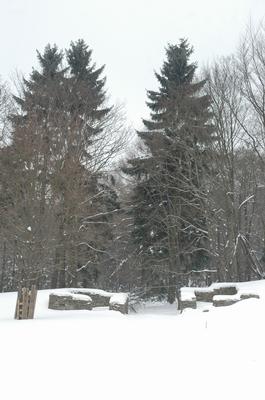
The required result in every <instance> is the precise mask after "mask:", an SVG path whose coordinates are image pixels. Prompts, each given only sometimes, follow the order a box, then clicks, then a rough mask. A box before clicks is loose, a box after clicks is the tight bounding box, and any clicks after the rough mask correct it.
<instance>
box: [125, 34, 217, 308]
mask: <svg viewBox="0 0 265 400" xmlns="http://www.w3.org/2000/svg"><path fill="white" fill-rule="evenodd" d="M192 51H193V50H192V48H191V47H190V45H189V44H188V42H187V40H180V42H179V44H178V45H168V47H167V48H166V61H165V62H164V63H163V66H162V69H161V72H160V73H156V74H155V76H156V78H157V80H158V82H159V85H160V86H159V89H158V90H157V91H151V90H150V91H148V92H147V96H148V102H147V105H148V107H149V108H150V110H151V113H150V119H149V120H143V123H144V126H145V128H146V130H145V131H142V132H138V135H139V137H140V138H141V139H142V141H143V142H144V145H145V149H146V152H147V155H146V156H142V157H139V158H135V159H132V160H129V162H128V164H129V165H128V167H127V168H126V169H125V172H127V173H128V174H131V175H132V176H134V177H135V178H136V186H135V191H134V202H135V207H134V221H135V222H134V223H135V227H134V232H133V233H134V238H135V241H136V243H138V246H139V253H140V254H141V255H142V259H143V269H142V282H143V284H145V285H149V286H151V287H154V288H155V292H156V293H163V288H167V289H164V291H167V293H168V300H169V301H170V302H173V301H174V300H175V286H176V281H177V273H178V272H187V271H188V270H190V269H193V268H199V267H203V266H204V265H205V263H206V260H207V256H206V251H204V248H205V235H206V233H205V226H204V211H203V197H204V193H203V192H202V185H203V179H204V176H203V171H204V164H205V161H206V155H207V149H208V146H209V144H210V143H211V142H212V140H213V127H212V126H211V125H210V124H209V123H208V121H209V118H210V114H209V110H208V107H209V104H210V100H209V97H208V96H205V95H201V94H200V93H201V89H202V88H203V86H204V84H205V81H200V82H195V71H196V64H195V63H192V62H190V56H191V54H192Z"/></svg>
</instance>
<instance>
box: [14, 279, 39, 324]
mask: <svg viewBox="0 0 265 400" xmlns="http://www.w3.org/2000/svg"><path fill="white" fill-rule="evenodd" d="M36 299H37V289H36V286H32V287H31V289H28V288H19V290H18V295H17V303H16V311H15V319H33V318H34V310H35V305H36Z"/></svg>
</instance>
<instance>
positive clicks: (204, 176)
mask: <svg viewBox="0 0 265 400" xmlns="http://www.w3.org/2000/svg"><path fill="white" fill-rule="evenodd" d="M193 57H194V55H193V48H192V45H191V44H190V43H189V42H188V40H186V39H181V40H179V41H178V42H177V43H176V44H168V45H167V46H166V48H165V57H164V62H163V64H162V66H161V69H160V70H159V72H156V73H155V76H156V79H157V83H158V88H157V89H154V88H153V89H151V90H148V91H147V105H148V107H149V110H150V116H149V119H145V120H143V129H142V130H141V131H139V132H137V137H138V140H137V144H136V145H134V146H133V148H129V145H128V143H130V139H131V138H132V137H133V136H134V135H135V133H134V132H132V129H131V128H128V125H127V123H126V119H125V117H124V113H123V110H122V109H121V107H119V106H117V105H115V104H110V100H109V97H108V95H107V92H106V80H105V76H104V66H97V64H96V63H95V62H94V60H93V55H92V50H91V49H90V47H89V46H88V44H86V43H85V42H84V40H78V41H76V42H71V44H70V46H69V48H68V49H67V50H65V51H61V50H60V49H58V47H57V46H56V45H53V46H52V45H47V46H46V47H45V49H44V51H43V52H42V53H41V52H39V51H38V52H37V58H38V67H37V68H36V69H35V68H33V69H32V73H31V74H30V76H29V77H24V78H22V79H20V80H18V81H17V82H16V84H17V88H18V89H17V93H16V94H14V93H11V91H10V89H9V87H8V85H7V84H5V83H3V82H2V83H1V87H0V133H1V137H0V139H1V147H0V290H1V291H11V290H17V288H18V287H19V286H21V285H23V286H29V285H30V284H32V283H35V284H37V286H38V288H40V289H41V288H57V287H70V286H71V287H98V288H103V289H109V290H127V291H131V292H135V293H138V294H139V295H147V296H153V295H156V296H157V295H159V296H166V297H167V299H168V301H169V302H173V301H174V300H175V296H176V288H177V287H178V286H179V285H181V283H182V280H183V276H189V274H190V273H191V272H192V271H204V272H205V271H208V272H211V271H212V272H215V273H216V276H217V278H218V280H220V281H241V280H250V279H259V278H262V277H264V276H265V275H264V271H265V243H264V240H265V175H264V173H265V153H264V150H265V148H264V147H265V29H264V26H262V25H260V26H259V27H258V28H257V29H254V28H251V27H248V28H247V29H246V31H245V34H244V35H243V36H242V38H241V41H240V44H239V46H238V48H237V51H236V53H235V54H234V55H231V56H229V57H223V58H219V59H217V60H215V61H214V62H212V63H211V64H210V65H208V66H207V67H205V68H201V69H200V71H199V70H198V66H197V63H196V62H194V61H192V59H193ZM135 84H137V82H136V83H135ZM121 154H123V156H122V159H121ZM190 284H192V282H190Z"/></svg>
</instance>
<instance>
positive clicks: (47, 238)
mask: <svg viewBox="0 0 265 400" xmlns="http://www.w3.org/2000/svg"><path fill="white" fill-rule="evenodd" d="M66 53H67V57H66V58H67V61H68V65H66V66H64V65H63V61H64V55H63V53H62V52H61V51H60V50H58V48H57V46H56V45H54V46H51V45H47V46H46V47H45V50H44V52H43V53H40V52H37V57H38V61H39V68H38V69H37V68H36V69H35V68H34V69H33V71H32V73H31V75H30V77H29V79H23V82H22V93H21V96H17V97H15V100H16V102H17V104H18V106H19V107H18V112H17V113H15V114H14V115H12V116H11V119H12V124H13V135H12V144H10V146H9V147H8V148H7V150H6V155H7V156H6V157H5V160H6V161H5V166H6V168H8V166H9V164H10V163H11V164H12V165H13V173H14V174H15V176H16V180H15V181H13V180H12V179H9V180H8V182H7V183H6V191H7V193H10V196H11V199H12V201H10V206H9V207H8V208H7V210H6V213H5V221H8V226H9V231H10V235H11V237H12V240H13V242H14V246H13V248H14V253H15V254H16V258H17V259H16V260H15V261H14V263H15V267H14V277H15V278H14V279H15V280H16V282H15V281H14V287H15V286H16V283H18V282H24V284H28V283H29V281H32V280H34V281H35V282H37V283H38V284H39V286H40V287H41V286H43V285H44V284H46V285H49V286H53V287H58V286H61V287H64V286H68V285H73V286H75V285H77V284H82V282H83V283H84V282H85V283H86V284H88V285H91V286H93V285H94V284H96V282H97V280H98V277H99V275H100V272H99V270H100V267H99V264H100V263H101V260H102V258H103V257H105V255H106V252H105V249H106V248H107V247H108V246H109V243H108V241H109V240H111V238H112V233H111V229H110V226H111V225H110V224H109V218H111V217H109V215H111V212H110V213H109V210H110V211H111V210H112V209H113V208H116V207H117V206H118V204H117V201H116V198H115V191H114V190H113V188H112V187H111V185H110V184H109V183H108V182H107V180H106V179H104V178H103V176H101V173H100V171H99V168H94V166H95V165H96V164H97V160H95V153H96V151H95V149H96V148H97V145H98V142H99V141H100V135H103V134H105V135H107V133H106V132H104V128H105V127H104V123H105V122H104V121H105V118H107V116H108V113H109V112H110V108H107V107H105V106H104V103H105V99H106V93H105V89H104V85H105V78H104V77H102V78H101V74H102V72H103V69H104V67H101V68H96V67H95V64H93V63H92V60H91V53H92V52H91V50H88V46H87V45H86V44H85V42H84V41H83V40H79V41H77V42H76V43H71V46H70V49H69V51H67V52H66ZM98 151H99V150H98ZM3 160H4V158H3ZM8 171H9V173H10V169H8ZM2 175H3V176H5V174H2ZM110 199H111V200H110ZM113 199H114V200H115V201H113ZM108 213H109V214H108ZM87 218H88V220H87ZM5 223H6V222H5ZM13 238H15V239H13ZM84 266H85V268H83V267H84Z"/></svg>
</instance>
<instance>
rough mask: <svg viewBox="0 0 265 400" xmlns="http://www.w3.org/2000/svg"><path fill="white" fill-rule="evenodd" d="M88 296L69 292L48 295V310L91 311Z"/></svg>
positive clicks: (90, 301)
mask: <svg viewBox="0 0 265 400" xmlns="http://www.w3.org/2000/svg"><path fill="white" fill-rule="evenodd" d="M92 304H93V302H92V299H91V297H89V296H85V295H81V294H73V293H69V292H55V293H50V296H49V308H50V309H52V310H92Z"/></svg>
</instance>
